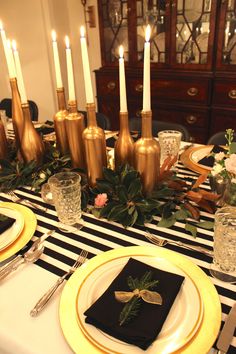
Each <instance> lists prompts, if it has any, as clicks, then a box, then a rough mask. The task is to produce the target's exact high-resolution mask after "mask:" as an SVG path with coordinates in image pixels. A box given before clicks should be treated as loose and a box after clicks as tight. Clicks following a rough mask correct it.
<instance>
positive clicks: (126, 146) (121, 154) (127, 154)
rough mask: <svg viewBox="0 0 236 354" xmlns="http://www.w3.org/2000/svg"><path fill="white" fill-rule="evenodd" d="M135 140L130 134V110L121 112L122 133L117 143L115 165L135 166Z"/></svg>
mask: <svg viewBox="0 0 236 354" xmlns="http://www.w3.org/2000/svg"><path fill="white" fill-rule="evenodd" d="M133 153H134V141H133V139H132V137H131V135H130V131H129V123H128V112H120V133H119V137H118V139H117V141H116V143H115V167H116V168H118V167H119V166H121V165H124V164H126V163H128V164H129V165H130V166H133Z"/></svg>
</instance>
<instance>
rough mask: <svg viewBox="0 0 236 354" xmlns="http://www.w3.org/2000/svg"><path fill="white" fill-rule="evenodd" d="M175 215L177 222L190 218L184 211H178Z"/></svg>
mask: <svg viewBox="0 0 236 354" xmlns="http://www.w3.org/2000/svg"><path fill="white" fill-rule="evenodd" d="M174 215H175V218H176V220H185V219H187V217H188V213H187V212H186V211H185V210H183V209H180V210H177V211H176V212H175V214H174Z"/></svg>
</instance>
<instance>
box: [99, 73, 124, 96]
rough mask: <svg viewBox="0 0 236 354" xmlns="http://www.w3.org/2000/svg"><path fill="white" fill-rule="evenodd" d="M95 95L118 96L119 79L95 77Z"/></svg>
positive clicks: (114, 77) (112, 76)
mask: <svg viewBox="0 0 236 354" xmlns="http://www.w3.org/2000/svg"><path fill="white" fill-rule="evenodd" d="M96 85H97V93H98V95H99V96H100V95H101V96H103V95H112V96H117V95H119V79H118V78H117V77H116V76H115V75H111V76H105V75H104V76H100V75H97V76H96Z"/></svg>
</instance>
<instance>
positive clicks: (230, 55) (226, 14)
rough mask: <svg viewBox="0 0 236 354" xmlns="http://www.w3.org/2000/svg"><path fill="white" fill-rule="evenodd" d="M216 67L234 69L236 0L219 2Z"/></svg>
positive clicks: (235, 60) (235, 62)
mask: <svg viewBox="0 0 236 354" xmlns="http://www.w3.org/2000/svg"><path fill="white" fill-rule="evenodd" d="M218 37H219V44H218V48H217V69H223V70H231V71H232V70H236V0H226V1H222V2H221V9H220V26H219V35H218Z"/></svg>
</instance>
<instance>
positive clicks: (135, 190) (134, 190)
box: [128, 178, 142, 199]
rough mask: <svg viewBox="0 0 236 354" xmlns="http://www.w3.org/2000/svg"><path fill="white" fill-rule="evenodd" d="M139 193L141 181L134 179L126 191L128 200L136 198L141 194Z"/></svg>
mask: <svg viewBox="0 0 236 354" xmlns="http://www.w3.org/2000/svg"><path fill="white" fill-rule="evenodd" d="M141 191H142V183H141V180H140V178H136V179H135V180H134V181H133V182H132V183H131V185H130V186H129V189H128V194H129V198H130V199H132V198H134V197H136V196H137V195H139V194H141Z"/></svg>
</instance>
